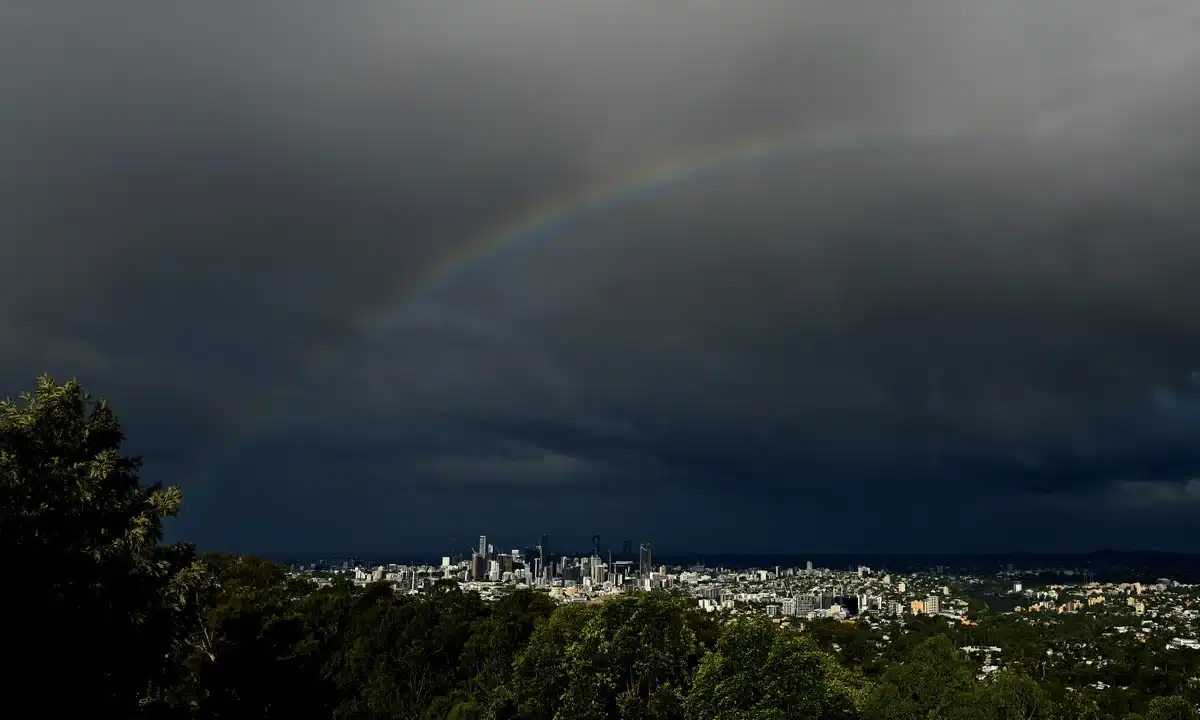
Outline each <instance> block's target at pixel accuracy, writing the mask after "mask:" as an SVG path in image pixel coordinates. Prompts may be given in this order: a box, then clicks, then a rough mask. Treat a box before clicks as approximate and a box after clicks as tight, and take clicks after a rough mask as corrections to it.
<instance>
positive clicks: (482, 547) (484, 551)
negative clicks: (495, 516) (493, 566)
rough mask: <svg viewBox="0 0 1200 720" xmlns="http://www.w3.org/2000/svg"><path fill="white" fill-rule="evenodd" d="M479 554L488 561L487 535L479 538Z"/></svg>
mask: <svg viewBox="0 0 1200 720" xmlns="http://www.w3.org/2000/svg"><path fill="white" fill-rule="evenodd" d="M478 552H479V554H480V555H482V556H483V559H484V560H487V556H488V544H487V535H480V536H479V551H478Z"/></svg>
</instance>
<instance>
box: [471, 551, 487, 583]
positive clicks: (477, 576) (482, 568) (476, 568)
mask: <svg viewBox="0 0 1200 720" xmlns="http://www.w3.org/2000/svg"><path fill="white" fill-rule="evenodd" d="M485 563H486V560H485V559H484V557H483V556H482V555H480V554H479V553H475V554H474V555H472V556H471V579H472V580H474V581H475V582H479V581H480V580H483V578H484V575H485V573H486V572H487V565H486V564H485Z"/></svg>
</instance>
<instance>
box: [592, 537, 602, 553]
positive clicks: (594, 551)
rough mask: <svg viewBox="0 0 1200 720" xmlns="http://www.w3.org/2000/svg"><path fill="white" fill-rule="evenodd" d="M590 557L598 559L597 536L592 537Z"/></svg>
mask: <svg viewBox="0 0 1200 720" xmlns="http://www.w3.org/2000/svg"><path fill="white" fill-rule="evenodd" d="M592 555H593V556H594V557H600V536H599V535H593V536H592Z"/></svg>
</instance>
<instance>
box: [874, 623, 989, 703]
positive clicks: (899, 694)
mask: <svg viewBox="0 0 1200 720" xmlns="http://www.w3.org/2000/svg"><path fill="white" fill-rule="evenodd" d="M974 683H975V677H974V670H973V669H972V667H971V664H970V663H969V662H968V661H967V660H966V658H964V657H963V656H962V655H961V653H959V652H958V650H957V648H955V647H954V645H953V644H952V643H951V642H950V640H949V639H948V638H946V637H943V636H941V635H937V636H934V637H931V638H929V639H927V640H925V641H924V642H922V643H921V644H920V645H918V646H917V647H916V648H915V649H914V650H913V652H912V654H911V655H910V656H909V657H908V658H907V659H906V660H905V661H904V662H902V663H899V664H895V665H892V666H891V667H889V668H888V669H887V671H886V672H885V673H884V675H883V678H882V681H881V682H880V683H879V684H878V685H876V686H875V688H874V689H873V690H872V691H871V692H870V694H869V695H868V697H867V698H866V702H865V704H864V712H863V714H864V716H866V717H867V718H871V719H872V720H909V719H914V720H915V718H926V717H930V716H931V714H935V715H938V716H945V715H947V714H949V713H950V712H951V711H952V710H954V709H955V708H958V707H960V706H961V704H962V703H963V702H964V700H965V699H966V698H967V697H968V696H969V693H970V692H971V691H972V690H973V689H974Z"/></svg>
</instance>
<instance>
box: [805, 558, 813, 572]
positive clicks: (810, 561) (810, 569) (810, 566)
mask: <svg viewBox="0 0 1200 720" xmlns="http://www.w3.org/2000/svg"><path fill="white" fill-rule="evenodd" d="M806 570H808V574H809V575H812V560H809V561H808V567H807V568H806Z"/></svg>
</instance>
